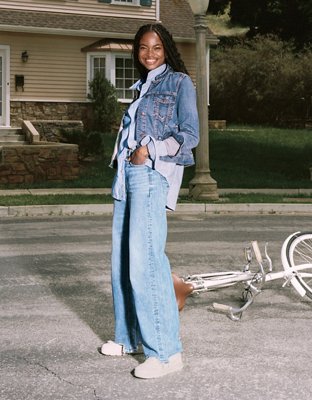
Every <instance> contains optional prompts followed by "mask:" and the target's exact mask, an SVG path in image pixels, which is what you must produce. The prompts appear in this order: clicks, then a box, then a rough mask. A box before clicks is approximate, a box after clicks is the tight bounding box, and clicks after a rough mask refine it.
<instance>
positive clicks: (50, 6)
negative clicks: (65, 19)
mask: <svg viewBox="0 0 312 400" xmlns="http://www.w3.org/2000/svg"><path fill="white" fill-rule="evenodd" d="M156 1H159V0H153V4H152V6H151V7H140V6H131V5H129V6H127V5H118V4H117V5H115V4H105V3H99V2H98V0H45V1H44V0H43V1H38V0H22V1H15V0H4V1H1V2H0V8H12V9H18V10H31V11H52V12H62V13H64V12H65V13H75V14H88V15H105V16H112V17H130V18H141V19H155V18H156Z"/></svg>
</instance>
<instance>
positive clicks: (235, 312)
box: [212, 297, 253, 321]
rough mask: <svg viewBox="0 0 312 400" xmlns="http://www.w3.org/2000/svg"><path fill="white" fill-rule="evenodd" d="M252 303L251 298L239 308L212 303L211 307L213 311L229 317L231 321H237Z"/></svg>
mask: <svg viewBox="0 0 312 400" xmlns="http://www.w3.org/2000/svg"><path fill="white" fill-rule="evenodd" d="M252 302H253V297H251V298H250V299H249V300H248V301H246V303H245V304H244V305H243V306H242V307H240V308H237V307H232V306H228V305H226V304H220V303H213V304H212V307H213V309H214V310H215V311H217V312H220V313H224V314H226V315H227V317H229V318H230V319H231V320H232V321H239V320H240V319H241V318H242V315H243V312H244V311H245V310H246V309H247V308H248V307H249V306H250V305H251V303H252Z"/></svg>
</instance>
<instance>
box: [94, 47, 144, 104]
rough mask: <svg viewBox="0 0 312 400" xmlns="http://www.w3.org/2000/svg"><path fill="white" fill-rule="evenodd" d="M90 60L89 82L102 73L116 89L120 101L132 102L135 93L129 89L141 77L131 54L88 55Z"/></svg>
mask: <svg viewBox="0 0 312 400" xmlns="http://www.w3.org/2000/svg"><path fill="white" fill-rule="evenodd" d="M88 59H89V62H88V66H89V68H88V71H89V72H88V81H90V80H92V79H93V78H94V77H95V75H96V73H98V72H100V73H101V74H103V76H105V77H106V78H107V79H108V80H109V81H110V82H111V83H112V84H113V85H114V86H115V87H116V92H117V97H118V100H119V101H121V102H123V103H129V102H131V101H132V99H133V98H134V95H135V92H134V91H133V90H130V89H129V87H130V86H132V85H133V83H134V82H136V81H137V80H138V79H139V75H138V72H137V71H136V69H135V67H134V66H133V60H132V58H131V56H130V54H116V53H110V52H107V53H105V54H103V53H98V54H96V53H93V54H89V55H88Z"/></svg>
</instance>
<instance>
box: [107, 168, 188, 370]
mask: <svg viewBox="0 0 312 400" xmlns="http://www.w3.org/2000/svg"><path fill="white" fill-rule="evenodd" d="M124 172H125V182H126V193H127V196H126V200H121V201H117V200H115V202H114V216H113V236H112V242H113V251H112V289H113V300H114V312H115V342H116V343H119V344H122V345H123V346H124V349H125V351H126V352H132V351H134V350H136V349H137V346H138V344H140V343H142V345H143V350H144V353H145V355H146V357H156V358H158V359H159V360H160V361H162V362H166V361H167V360H168V358H169V357H170V356H172V355H173V354H176V353H179V352H181V351H182V346H181V342H180V337H179V312H178V307H177V303H176V299H175V294H174V287H173V283H172V278H171V271H170V265H169V261H168V258H167V256H166V254H165V245H166V237H167V217H166V198H167V191H168V184H167V181H166V179H165V178H164V177H163V176H162V175H160V174H159V173H158V172H156V171H155V170H153V169H151V168H149V167H147V166H145V165H133V164H131V163H129V162H126V163H125V170H124Z"/></svg>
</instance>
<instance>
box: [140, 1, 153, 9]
mask: <svg viewBox="0 0 312 400" xmlns="http://www.w3.org/2000/svg"><path fill="white" fill-rule="evenodd" d="M140 5H141V6H144V7H150V6H151V5H152V0H140Z"/></svg>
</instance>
